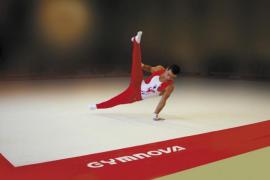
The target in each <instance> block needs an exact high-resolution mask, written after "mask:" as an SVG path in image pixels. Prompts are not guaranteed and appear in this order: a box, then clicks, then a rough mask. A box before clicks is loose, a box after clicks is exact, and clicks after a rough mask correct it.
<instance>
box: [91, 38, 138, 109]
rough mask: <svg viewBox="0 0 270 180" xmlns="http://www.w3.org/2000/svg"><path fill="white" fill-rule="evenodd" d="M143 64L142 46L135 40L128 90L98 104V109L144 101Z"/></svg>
mask: <svg viewBox="0 0 270 180" xmlns="http://www.w3.org/2000/svg"><path fill="white" fill-rule="evenodd" d="M141 62H142V59H141V47H140V44H139V43H137V42H136V41H135V40H134V42H133V49H132V67H131V79H130V83H129V86H128V88H127V89H126V90H125V91H123V92H122V93H120V94H119V95H117V96H115V97H113V98H112V99H110V100H108V101H105V102H102V103H99V104H96V106H97V109H105V108H110V107H114V106H117V105H120V104H128V103H133V102H135V101H140V100H142V97H141V82H142V80H143V71H142V66H141Z"/></svg>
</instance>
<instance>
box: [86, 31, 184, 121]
mask: <svg viewBox="0 0 270 180" xmlns="http://www.w3.org/2000/svg"><path fill="white" fill-rule="evenodd" d="M141 37H142V31H139V32H138V33H137V35H136V36H135V37H132V38H131V41H132V44H133V50H132V68H131V79H130V83H129V86H128V88H127V89H126V90H125V91H123V92H122V93H120V94H119V95H117V96H115V97H113V98H112V99H110V100H108V101H104V102H101V103H98V104H94V105H90V106H89V108H90V109H91V110H95V109H105V108H111V107H114V106H117V105H120V104H129V103H133V102H136V101H141V100H144V99H147V98H149V97H157V96H162V97H161V99H160V101H159V103H158V105H157V107H156V109H155V111H154V117H153V120H156V121H158V120H164V119H163V118H160V117H159V113H160V112H161V110H162V109H163V108H164V106H165V105H166V101H167V99H168V98H169V97H170V95H171V94H172V92H173V90H174V88H175V86H174V84H173V83H174V81H173V80H174V79H175V78H176V77H177V75H178V74H179V73H180V71H181V70H180V67H179V66H178V65H175V64H172V65H170V66H168V67H167V68H164V67H163V66H161V65H158V66H153V67H152V66H149V65H146V64H143V63H142V59H141V47H140V43H141ZM143 71H146V72H150V73H151V75H150V76H149V77H147V78H146V79H143Z"/></svg>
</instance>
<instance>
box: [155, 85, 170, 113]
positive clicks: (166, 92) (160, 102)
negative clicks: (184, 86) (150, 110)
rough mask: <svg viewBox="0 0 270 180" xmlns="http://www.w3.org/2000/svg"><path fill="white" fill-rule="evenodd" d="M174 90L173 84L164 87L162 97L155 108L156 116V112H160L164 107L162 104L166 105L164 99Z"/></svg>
mask: <svg viewBox="0 0 270 180" xmlns="http://www.w3.org/2000/svg"><path fill="white" fill-rule="evenodd" d="M173 90H174V85H173V84H171V85H169V86H168V87H166V89H165V92H164V94H163V95H162V98H161V99H160V101H159V103H158V105H157V107H156V110H155V114H156V115H157V116H158V114H159V113H160V111H161V110H162V109H163V108H164V106H165V105H166V101H167V99H168V98H169V97H170V95H171V93H172V92H173Z"/></svg>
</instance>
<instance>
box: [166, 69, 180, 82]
mask: <svg viewBox="0 0 270 180" xmlns="http://www.w3.org/2000/svg"><path fill="white" fill-rule="evenodd" d="M176 77H177V76H176V75H175V74H173V72H172V70H171V69H166V71H165V72H164V78H165V79H166V81H169V80H173V79H174V78H176Z"/></svg>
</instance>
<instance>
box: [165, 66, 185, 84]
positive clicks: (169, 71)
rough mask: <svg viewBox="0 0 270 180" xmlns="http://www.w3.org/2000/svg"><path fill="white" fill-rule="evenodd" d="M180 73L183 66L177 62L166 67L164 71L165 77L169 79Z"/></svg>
mask: <svg viewBox="0 0 270 180" xmlns="http://www.w3.org/2000/svg"><path fill="white" fill-rule="evenodd" d="M180 73H181V68H180V67H179V66H178V65H176V64H172V65H170V66H168V67H167V68H166V70H165V72H164V77H165V78H166V80H167V81H168V80H173V79H174V78H176V77H177V75H179V74H180Z"/></svg>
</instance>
